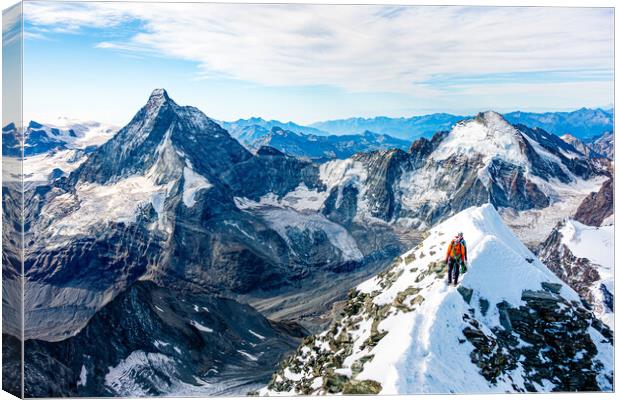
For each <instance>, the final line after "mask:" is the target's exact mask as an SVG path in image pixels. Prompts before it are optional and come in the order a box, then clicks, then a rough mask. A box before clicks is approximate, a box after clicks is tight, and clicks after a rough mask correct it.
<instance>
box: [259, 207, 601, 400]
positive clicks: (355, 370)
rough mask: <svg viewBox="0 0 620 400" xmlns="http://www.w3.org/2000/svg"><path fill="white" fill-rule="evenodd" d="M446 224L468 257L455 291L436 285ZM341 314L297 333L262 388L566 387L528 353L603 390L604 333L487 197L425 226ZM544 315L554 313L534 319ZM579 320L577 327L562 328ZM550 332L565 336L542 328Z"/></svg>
mask: <svg viewBox="0 0 620 400" xmlns="http://www.w3.org/2000/svg"><path fill="white" fill-rule="evenodd" d="M455 230H460V231H463V232H464V234H465V237H466V239H467V243H468V247H469V257H470V267H469V271H468V272H467V273H466V274H465V275H464V277H463V278H462V280H461V282H460V287H459V288H458V290H457V289H456V288H454V287H448V286H447V285H446V283H445V265H444V264H443V262H442V259H443V257H444V255H445V253H444V252H445V248H446V246H447V244H448V241H449V240H450V239H451V237H452V235H453V234H454V231H455ZM532 313H533V314H532ZM343 314H344V315H343V318H342V319H341V320H340V321H339V322H337V323H335V324H334V325H333V326H332V327H331V328H330V329H329V330H327V331H325V332H323V333H321V334H319V335H317V336H314V337H310V338H308V339H306V340H305V341H304V344H303V345H302V346H301V347H300V348H299V349H298V351H297V353H296V354H295V355H293V356H292V357H291V358H290V359H289V360H287V361H286V362H285V363H283V365H282V369H281V370H280V371H279V372H278V373H277V374H276V375H275V377H274V379H273V380H272V382H271V383H270V385H269V386H268V387H267V388H264V389H263V390H261V392H260V394H262V395H274V394H310V393H315V394H325V393H350V394H352V393H381V394H414V393H471V392H505V391H541V390H543V391H548V390H552V389H554V388H557V389H560V390H567V389H566V388H567V386H566V385H567V383H566V380H565V379H566V377H565V376H564V375H563V374H562V373H561V372H558V371H556V370H553V371H551V369H549V370H546V369H544V368H546V367H544V368H542V367H541V368H542V369H541V368H538V367H536V366H537V365H539V361H538V357H543V360H545V361H544V363H546V362H548V361H549V362H551V363H552V364H550V365H556V366H557V365H565V366H567V367H568V366H573V367H574V366H575V363H576V364H579V365H580V368H582V369H583V371H588V373H585V372H584V376H588V374H590V375H589V377H590V380H588V379H586V378H583V379H584V381H583V382H579V383H578V384H579V385H582V386H580V387H581V389H580V390H584V389H583V388H584V387H590V386H593V387H594V386H595V387H596V388H595V389H594V390H596V389H599V390H609V389H611V381H610V377H611V376H612V373H613V362H612V359H613V347H612V345H611V344H610V343H609V337H611V336H610V335H611V333H610V331H609V330H608V329H607V328H606V327H605V326H604V325H603V324H602V323H601V322H600V321H598V320H596V319H595V318H594V316H593V315H592V313H591V312H589V311H588V310H587V309H585V308H584V307H583V306H582V303H581V300H580V299H579V296H578V295H577V293H575V292H574V291H573V290H572V289H571V288H569V287H568V286H567V285H566V284H564V283H563V282H562V281H561V280H560V279H559V278H557V277H556V276H555V275H554V274H553V273H552V272H551V271H549V270H548V269H547V268H546V267H545V266H544V265H543V264H542V263H541V262H540V261H539V260H538V259H536V257H535V256H534V254H532V253H531V252H530V251H529V250H528V249H527V248H526V247H525V246H524V245H523V244H522V243H521V242H520V241H519V240H518V239H517V238H516V237H515V236H514V234H512V232H511V231H510V230H509V229H508V228H507V227H506V226H505V225H504V224H503V222H502V221H501V218H500V216H499V214H498V213H497V211H496V210H495V209H494V208H493V207H492V206H490V205H486V206H482V207H478V208H470V209H467V210H465V211H463V212H461V213H459V214H457V215H455V216H454V217H452V218H450V219H448V220H447V221H445V222H444V223H442V224H440V225H438V226H437V227H435V228H434V229H432V230H431V231H430V235H429V236H428V237H427V238H426V239H425V240H424V242H423V243H422V244H421V245H420V246H418V247H417V248H415V249H413V250H411V251H409V252H407V253H405V254H404V255H403V256H402V257H400V258H399V259H397V260H396V261H395V263H394V264H393V266H392V267H391V268H390V269H389V270H387V271H386V272H384V273H381V274H379V275H378V276H376V277H374V278H372V279H370V280H368V281H366V282H365V283H363V284H361V285H359V286H358V287H357V288H356V289H355V290H353V291H352V292H351V293H350V296H349V300H348V302H347V304H346V306H345V307H344V312H343ZM531 315H537V316H536V317H535V318H533V317H531ZM542 315H553V317H549V318H552V319H551V320H550V321H555V322H548V323H546V322H540V321H539V320H540V318H541V316H542ZM577 319H578V320H582V321H584V322H583V324H581V325H580V326H579V327H574V326H572V325H571V324H573V322H572V321H575V320H577ZM543 320H544V318H543ZM529 324H531V326H530V325H529ZM545 324H547V325H548V326H547V325H545ZM552 330H555V331H554V333H553V334H552V335H551V336H553V335H565V336H562V337H563V338H564V340H566V342H563V343H558V342H557V337H554V338H551V337H550V336H547V335H549V333H548V332H551V331H552ZM530 335H531V336H530ZM589 343H594V345H595V347H594V348H591V347H589V346H590V345H589ZM558 346H559V347H561V348H558ZM571 352H573V353H574V357H573V356H570V357H569V358H566V357H567V354H570V353H571ZM558 357H559V358H558ZM562 357H564V358H562ZM535 358H536V360H535ZM455 366H458V368H457V369H456V370H455ZM549 368H551V367H549ZM550 371H551V372H550Z"/></svg>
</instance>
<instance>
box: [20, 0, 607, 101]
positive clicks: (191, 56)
mask: <svg viewBox="0 0 620 400" xmlns="http://www.w3.org/2000/svg"><path fill="white" fill-rule="evenodd" d="M25 7H26V15H27V16H28V22H29V24H30V25H31V26H32V29H33V33H35V34H38V35H40V34H41V33H40V32H39V31H38V30H39V29H41V30H52V31H56V32H59V31H60V32H67V33H76V34H78V33H79V32H80V31H81V30H83V29H93V28H111V27H122V26H123V24H125V23H127V22H129V21H132V22H138V23H139V27H140V29H139V31H138V32H134V33H132V34H131V35H130V36H129V37H126V38H124V39H122V40H120V39H113V40H105V41H103V40H102V41H101V42H100V43H99V44H98V47H100V48H102V49H105V50H109V51H122V52H125V53H135V54H139V53H147V54H157V55H159V56H163V57H169V58H174V59H181V60H188V61H192V62H195V63H197V65H198V67H197V68H198V70H197V71H196V76H198V77H203V78H204V77H206V79H209V78H210V77H218V78H220V77H227V78H231V79H237V80H240V81H247V82H252V83H256V84H261V85H268V86H299V85H309V86H311V85H321V86H333V87H338V88H341V89H344V90H347V91H350V92H393V93H407V94H415V95H417V96H434V95H438V94H442V93H444V94H445V93H447V92H450V91H452V90H461V91H462V90H467V88H474V87H485V88H488V87H493V86H497V87H506V85H507V84H510V83H514V84H521V85H523V84H524V83H523V82H521V81H520V79H521V78H523V77H525V76H526V75H527V74H530V75H531V76H537V79H538V80H539V81H542V82H544V81H545V79H546V77H549V78H552V81H553V82H556V83H559V84H570V85H575V84H576V83H575V82H582V81H583V82H585V81H592V80H595V81H596V80H600V81H609V80H611V79H612V74H613V18H612V16H613V11H612V10H610V9H593V8H544V7H536V8H505V7H479V8H475V7H393V6H389V7H382V6H321V5H235V4H228V5H227V4H161V3H160V4H139V3H114V4H112V3H53V2H50V3H47V2H46V3H44V2H29V3H25ZM519 74H521V75H519ZM527 82H528V81H527V80H526V81H525V84H527ZM487 90H488V89H487Z"/></svg>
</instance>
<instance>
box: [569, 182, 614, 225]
mask: <svg viewBox="0 0 620 400" xmlns="http://www.w3.org/2000/svg"><path fill="white" fill-rule="evenodd" d="M613 213H614V180H613V178H612V179H609V180H608V181H605V183H603V186H601V189H600V190H599V191H598V192H593V193H590V195H588V197H586V198H585V199H584V200H583V202H582V203H581V205H579V208H578V209H577V211H576V212H575V216H574V218H575V219H576V220H577V221H579V222H581V223H583V224H586V225H590V226H601V224H602V223H603V221H604V220H605V218H607V217H609V216H611V215H613Z"/></svg>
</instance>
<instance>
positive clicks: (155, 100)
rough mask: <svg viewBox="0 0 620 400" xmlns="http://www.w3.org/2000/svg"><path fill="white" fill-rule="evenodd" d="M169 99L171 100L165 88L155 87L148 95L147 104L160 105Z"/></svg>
mask: <svg viewBox="0 0 620 400" xmlns="http://www.w3.org/2000/svg"><path fill="white" fill-rule="evenodd" d="M170 100H171V99H170V96H168V92H166V89H155V90H153V92H152V93H151V95H150V96H149V100H148V102H147V105H151V106H156V105H161V104H163V103H165V102H167V101H170Z"/></svg>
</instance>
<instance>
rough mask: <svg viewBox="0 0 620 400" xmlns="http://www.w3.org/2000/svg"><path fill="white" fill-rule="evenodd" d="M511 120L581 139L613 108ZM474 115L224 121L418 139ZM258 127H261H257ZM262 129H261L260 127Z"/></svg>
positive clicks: (604, 122) (608, 120) (608, 122)
mask: <svg viewBox="0 0 620 400" xmlns="http://www.w3.org/2000/svg"><path fill="white" fill-rule="evenodd" d="M502 115H503V116H504V118H505V119H506V120H507V121H508V122H510V123H512V124H523V125H527V126H528V127H531V128H542V129H544V130H546V131H547V132H550V133H553V134H555V135H557V136H562V135H565V134H570V135H572V136H575V137H576V138H578V139H580V140H587V139H592V138H594V137H596V136H600V135H602V134H603V133H605V132H608V131H612V130H613V108H612V109H602V108H580V109H578V110H575V111H551V112H541V113H537V112H525V111H512V112H507V113H504V114H502ZM471 117H473V116H471V115H454V114H449V113H433V114H426V115H417V116H412V117H385V116H377V117H371V118H361V117H351V118H344V119H334V120H326V121H319V122H315V123H312V124H310V125H307V126H304V125H299V124H296V123H294V122H286V123H283V122H280V121H276V120H270V121H267V120H264V119H262V118H257V117H253V118H249V119H240V120H237V121H233V122H221V123H220V124H221V125H222V127H223V128H224V129H226V130H228V131H229V132H230V134H231V135H232V136H233V137H239V136H240V135H241V134H242V133H243V131H244V130H247V128H248V127H250V126H256V127H260V128H262V130H263V131H266V132H268V131H269V130H271V128H273V127H275V126H278V127H280V128H282V129H284V130H289V131H292V132H295V133H304V134H315V135H319V136H320V135H329V134H331V135H359V134H362V133H363V132H365V131H370V132H375V133H378V134H384V135H390V136H393V137H395V138H399V139H406V140H415V139H419V138H421V137H425V138H430V137H432V136H433V135H434V134H435V133H436V132H438V131H447V130H450V129H451V128H452V127H453V126H454V124H456V123H457V122H459V121H461V120H463V119H467V118H471ZM257 129H258V128H257ZM258 130H261V129H258Z"/></svg>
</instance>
